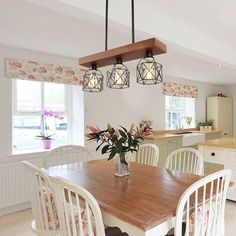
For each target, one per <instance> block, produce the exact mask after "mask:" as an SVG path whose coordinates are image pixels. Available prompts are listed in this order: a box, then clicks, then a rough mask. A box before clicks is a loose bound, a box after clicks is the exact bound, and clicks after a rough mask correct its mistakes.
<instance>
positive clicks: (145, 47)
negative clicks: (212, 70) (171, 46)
mask: <svg viewBox="0 0 236 236" xmlns="http://www.w3.org/2000/svg"><path fill="white" fill-rule="evenodd" d="M131 12H132V14H131V15H132V43H131V44H128V45H124V46H121V47H117V48H113V49H109V50H108V49H107V45H108V0H106V17H105V51H103V52H100V53H96V54H92V55H89V56H85V57H82V58H80V59H79V64H80V65H81V66H84V67H91V65H92V69H89V70H88V71H87V72H86V73H85V75H84V77H83V78H84V86H83V90H84V91H87V92H100V91H102V89H103V75H102V73H101V71H99V70H98V69H97V67H105V66H109V65H113V68H112V69H111V70H109V71H108V72H107V82H106V84H107V87H109V88H115V89H123V88H128V87H129V85H130V81H129V80H130V72H129V71H128V69H127V67H126V66H125V65H124V64H123V62H127V61H133V60H137V59H140V58H142V57H143V56H144V55H145V57H144V58H143V59H141V60H140V61H139V63H138V65H137V82H138V83H140V84H144V85H147V84H150V85H151V84H158V83H160V82H162V80H163V78H162V77H163V75H162V65H161V64H159V63H157V62H156V61H155V59H154V55H159V54H164V53H166V52H167V47H166V45H165V44H164V43H163V42H161V41H160V40H158V39H156V38H150V39H146V40H143V41H139V42H135V30H134V0H131Z"/></svg>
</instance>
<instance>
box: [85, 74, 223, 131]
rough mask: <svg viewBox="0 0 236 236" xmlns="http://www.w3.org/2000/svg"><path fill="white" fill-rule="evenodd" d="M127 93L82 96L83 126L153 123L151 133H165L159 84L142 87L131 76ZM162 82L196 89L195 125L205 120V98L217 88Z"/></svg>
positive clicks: (163, 102) (217, 89)
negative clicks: (159, 131)
mask: <svg viewBox="0 0 236 236" xmlns="http://www.w3.org/2000/svg"><path fill="white" fill-rule="evenodd" d="M131 77H132V78H131V86H130V88H128V89H123V90H116V89H108V88H107V87H106V88H105V89H104V91H103V92H102V93H96V94H95V93H94V94H91V93H86V94H85V124H86V125H98V126H99V127H101V128H105V126H106V124H107V122H110V123H112V124H113V125H124V126H129V125H130V124H131V123H132V122H135V123H136V124H139V122H140V121H141V120H143V119H147V120H153V128H154V129H155V130H163V129H165V96H164V95H163V93H162V84H159V85H153V86H148V85H147V86H144V85H139V84H137V83H136V78H135V73H134V72H132V75H131ZM164 81H170V82H176V83H182V84H188V85H194V86H197V87H198V91H199V95H198V98H197V99H196V121H203V120H205V117H206V97H207V96H212V95H216V94H217V93H218V92H220V91H222V90H221V87H219V86H215V85H209V84H205V83H198V82H194V81H190V80H184V79H179V78H174V77H168V76H165V77H164Z"/></svg>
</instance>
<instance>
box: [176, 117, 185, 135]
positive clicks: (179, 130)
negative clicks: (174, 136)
mask: <svg viewBox="0 0 236 236" xmlns="http://www.w3.org/2000/svg"><path fill="white" fill-rule="evenodd" d="M183 119H186V117H185V116H182V117H180V119H179V126H178V127H177V129H176V132H182V131H183V126H182V127H181V122H182V120H183Z"/></svg>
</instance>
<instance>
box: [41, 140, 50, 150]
mask: <svg viewBox="0 0 236 236" xmlns="http://www.w3.org/2000/svg"><path fill="white" fill-rule="evenodd" d="M42 142H43V149H51V145H52V140H51V139H44V140H42Z"/></svg>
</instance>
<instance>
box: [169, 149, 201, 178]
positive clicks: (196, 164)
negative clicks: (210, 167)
mask: <svg viewBox="0 0 236 236" xmlns="http://www.w3.org/2000/svg"><path fill="white" fill-rule="evenodd" d="M165 168H167V169H169V170H177V171H182V172H186V173H191V174H196V175H203V174H204V173H203V172H204V171H203V168H204V164H203V158H202V154H201V153H200V152H199V151H198V150H196V149H194V148H180V149H178V150H175V151H173V152H172V153H170V154H169V156H168V157H167V159H166V165H165Z"/></svg>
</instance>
